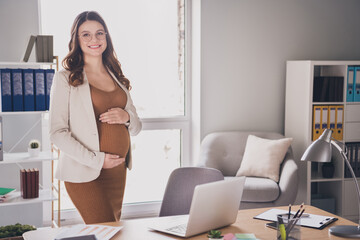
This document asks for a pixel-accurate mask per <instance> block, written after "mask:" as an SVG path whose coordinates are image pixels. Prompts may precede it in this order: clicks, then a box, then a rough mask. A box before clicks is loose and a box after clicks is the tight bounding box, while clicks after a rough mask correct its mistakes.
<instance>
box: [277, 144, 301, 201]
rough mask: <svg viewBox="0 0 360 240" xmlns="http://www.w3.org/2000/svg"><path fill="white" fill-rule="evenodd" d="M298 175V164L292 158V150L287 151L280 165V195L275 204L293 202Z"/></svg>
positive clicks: (296, 189) (296, 190)
mask: <svg viewBox="0 0 360 240" xmlns="http://www.w3.org/2000/svg"><path fill="white" fill-rule="evenodd" d="M298 185H299V176H298V166H297V164H296V162H295V160H294V159H293V155H292V151H290V152H288V153H287V154H286V156H285V160H284V162H283V164H282V167H281V174H280V181H279V188H280V192H281V193H280V196H279V198H278V199H277V200H276V203H277V205H279V206H280V205H288V204H293V203H294V201H295V199H296V195H297V192H298Z"/></svg>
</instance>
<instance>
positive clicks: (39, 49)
mask: <svg viewBox="0 0 360 240" xmlns="http://www.w3.org/2000/svg"><path fill="white" fill-rule="evenodd" d="M43 48H44V45H43V38H42V37H40V36H39V35H38V36H36V44H35V50H36V61H37V62H44V50H43Z"/></svg>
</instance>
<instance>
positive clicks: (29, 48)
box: [23, 35, 36, 62]
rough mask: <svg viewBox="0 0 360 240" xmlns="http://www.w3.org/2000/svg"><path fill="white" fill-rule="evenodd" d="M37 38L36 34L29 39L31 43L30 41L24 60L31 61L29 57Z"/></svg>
mask: <svg viewBox="0 0 360 240" xmlns="http://www.w3.org/2000/svg"><path fill="white" fill-rule="evenodd" d="M35 40H36V36H33V35H31V36H30V39H29V43H28V45H27V48H26V51H25V55H24V58H23V61H24V62H27V61H29V57H30V54H31V51H32V49H33V47H34V43H35Z"/></svg>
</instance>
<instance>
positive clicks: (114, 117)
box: [99, 108, 130, 124]
mask: <svg viewBox="0 0 360 240" xmlns="http://www.w3.org/2000/svg"><path fill="white" fill-rule="evenodd" d="M99 120H100V121H101V122H103V123H108V124H124V123H126V122H128V121H129V120H130V116H129V114H128V113H127V112H126V111H125V110H124V109H122V108H110V109H109V110H108V111H107V112H104V113H102V114H100V118H99Z"/></svg>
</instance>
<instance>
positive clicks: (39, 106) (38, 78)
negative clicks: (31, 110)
mask: <svg viewBox="0 0 360 240" xmlns="http://www.w3.org/2000/svg"><path fill="white" fill-rule="evenodd" d="M34 74H35V81H34V82H35V84H34V86H35V110H36V111H45V110H46V105H45V101H46V100H45V71H44V70H43V69H35V71H34Z"/></svg>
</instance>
